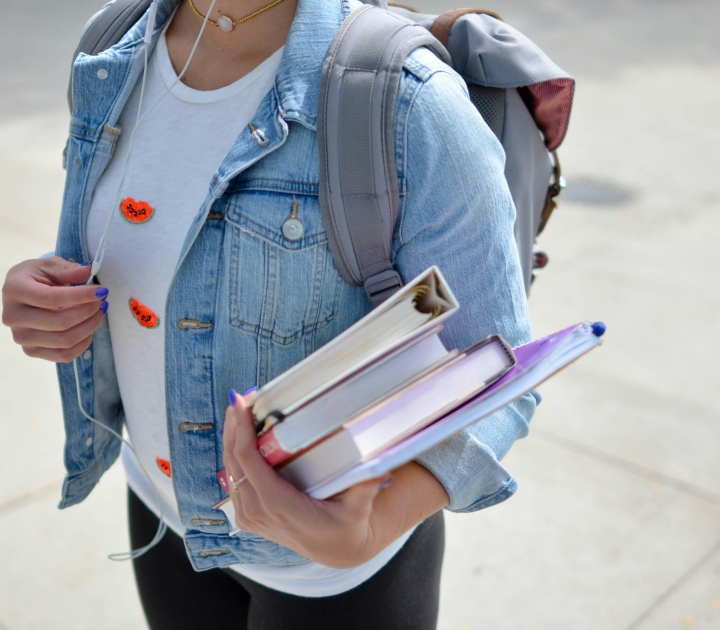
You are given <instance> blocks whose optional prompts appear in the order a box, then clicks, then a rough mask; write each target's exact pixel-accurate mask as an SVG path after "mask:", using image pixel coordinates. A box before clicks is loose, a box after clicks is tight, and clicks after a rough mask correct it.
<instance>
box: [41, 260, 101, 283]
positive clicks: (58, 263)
mask: <svg viewBox="0 0 720 630" xmlns="http://www.w3.org/2000/svg"><path fill="white" fill-rule="evenodd" d="M91 270H92V260H88V261H86V262H84V263H81V264H78V263H76V262H71V261H69V260H65V259H64V258H60V256H53V257H52V258H45V259H43V260H42V261H41V265H40V269H39V271H40V273H41V276H44V278H45V279H46V281H47V283H48V284H55V285H61V286H62V285H70V284H85V283H86V282H87V281H88V278H90V272H91ZM39 279H40V281H42V279H41V278H39Z"/></svg>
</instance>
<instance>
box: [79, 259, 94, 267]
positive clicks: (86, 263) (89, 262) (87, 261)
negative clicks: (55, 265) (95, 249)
mask: <svg viewBox="0 0 720 630" xmlns="http://www.w3.org/2000/svg"><path fill="white" fill-rule="evenodd" d="M88 265H92V260H86V261H85V262H84V263H82V264H81V265H80V266H81V267H87V266H88Z"/></svg>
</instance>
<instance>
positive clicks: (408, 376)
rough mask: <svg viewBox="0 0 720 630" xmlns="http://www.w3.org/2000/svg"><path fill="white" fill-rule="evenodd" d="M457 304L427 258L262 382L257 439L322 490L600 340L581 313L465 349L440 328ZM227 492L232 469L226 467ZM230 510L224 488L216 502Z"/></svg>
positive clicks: (513, 392)
mask: <svg viewBox="0 0 720 630" xmlns="http://www.w3.org/2000/svg"><path fill="white" fill-rule="evenodd" d="M458 308H459V305H458V303H457V300H456V298H455V296H454V295H453V293H452V291H451V290H450V287H449V286H448V285H447V282H446V281H445V279H444V278H443V276H442V274H441V273H440V270H439V269H438V268H437V267H431V268H430V269H428V270H426V271H425V272H423V273H422V274H420V275H419V276H418V277H417V278H415V279H414V280H413V281H412V282H410V283H409V284H407V285H406V286H405V287H403V288H402V289H401V290H400V291H398V292H397V293H396V294H395V295H393V296H392V297H391V298H389V299H388V300H386V301H385V302H384V303H383V304H381V305H380V306H379V307H377V308H376V309H375V310H373V311H371V312H370V313H369V314H368V315H366V316H365V317H363V318H362V319H361V320H359V321H358V322H357V323H355V324H354V325H353V326H351V327H350V328H348V329H347V330H346V331H345V332H344V333H342V334H341V335H339V336H338V337H336V338H335V339H333V340H332V341H330V342H329V343H327V344H326V345H325V346H323V347H322V348H320V349H318V350H317V351H316V352H314V353H313V354H311V355H309V356H308V357H306V358H305V359H304V360H303V361H301V362H300V363H298V364H296V365H295V366H293V367H292V368H291V369H289V370H287V371H286V372H284V373H283V374H281V375H280V376H278V377H277V378H275V379H274V380H272V381H270V382H268V383H267V384H265V385H264V386H263V387H261V388H260V389H259V390H257V391H256V392H254V393H253V394H252V395H251V397H250V398H249V400H248V406H249V408H250V410H251V412H252V414H253V416H254V418H255V421H256V428H257V431H258V449H259V451H260V453H261V454H262V456H263V457H264V458H265V460H266V461H267V462H268V463H269V464H271V465H272V466H274V467H275V468H276V470H277V472H278V474H280V475H281V476H282V477H284V478H285V479H287V480H288V481H289V482H290V483H292V484H293V485H295V486H296V487H297V488H298V489H300V490H303V491H305V492H307V493H308V494H310V495H311V496H313V497H316V498H326V497H329V496H332V495H333V494H336V493H338V492H341V491H342V490H345V489H347V488H349V487H350V486H351V485H354V484H356V483H360V482H361V481H365V480H367V479H371V478H373V477H377V476H380V475H383V474H385V473H386V472H388V471H390V470H392V469H394V468H397V467H398V466H401V465H402V464H404V463H406V462H408V461H410V460H412V459H414V458H415V457H417V456H418V455H420V454H421V453H422V452H424V451H425V450H427V449H429V448H432V447H433V446H435V445H436V444H438V443H440V442H442V441H443V440H445V439H447V438H449V437H451V436H452V435H453V434H455V433H457V432H459V431H462V430H463V429H465V428H467V427H468V426H469V425H470V424H472V423H474V422H477V421H479V420H481V419H482V418H484V417H487V416H488V415H490V414H492V413H493V412H495V411H497V410H498V409H501V408H502V407H505V406H506V405H508V404H510V403H512V402H513V401H514V400H517V399H518V398H520V397H521V396H523V395H525V394H526V393H527V392H529V391H530V390H532V389H533V388H534V387H536V386H537V385H539V384H540V383H541V382H542V381H544V380H545V379H547V378H549V377H550V376H552V375H553V374H555V373H556V372H557V371H559V370H560V369H562V368H563V367H564V366H566V365H568V364H569V363H571V362H572V361H574V360H575V359H577V358H578V357H580V356H581V355H583V354H584V353H586V352H587V351H589V350H590V349H592V348H594V347H595V346H596V345H598V344H599V343H600V337H601V336H602V333H603V332H604V330H605V327H604V326H603V325H602V324H600V323H595V324H589V323H582V324H577V325H575V326H572V327H570V328H567V329H565V330H563V331H560V332H558V333H556V334H555V335H551V336H549V337H545V338H543V339H540V340H538V341H534V342H532V343H530V344H527V345H525V346H520V347H519V348H515V349H514V350H513V349H511V348H510V347H509V346H508V345H507V343H506V342H505V341H504V340H503V339H502V337H501V336H500V335H491V336H490V337H488V338H486V339H483V340H482V341H480V342H478V343H476V344H475V345H473V346H471V347H470V348H468V349H466V350H464V351H462V352H461V351H458V350H455V349H453V350H447V349H446V348H445V346H444V345H443V343H442V342H441V341H440V338H439V334H440V331H441V330H442V327H443V321H444V320H445V319H447V318H448V317H450V316H451V315H452V314H453V313H454V312H455V311H457V309H458ZM218 480H219V482H220V484H221V485H222V486H223V488H225V489H226V490H227V488H228V486H227V479H226V475H225V471H224V470H223V471H221V472H220V474H219V475H218ZM215 507H216V508H218V509H222V510H223V511H225V512H226V514H227V515H228V517H229V518H231V519H232V520H234V514H232V503H231V502H230V501H229V500H228V498H226V499H224V500H222V501H220V502H219V503H218V504H216V506H215Z"/></svg>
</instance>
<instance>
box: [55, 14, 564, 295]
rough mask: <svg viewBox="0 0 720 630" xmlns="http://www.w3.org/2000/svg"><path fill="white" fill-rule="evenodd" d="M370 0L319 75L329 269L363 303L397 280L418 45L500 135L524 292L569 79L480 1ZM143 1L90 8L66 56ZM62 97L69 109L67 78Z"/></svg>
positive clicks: (549, 205)
mask: <svg viewBox="0 0 720 630" xmlns="http://www.w3.org/2000/svg"><path fill="white" fill-rule="evenodd" d="M369 1H370V0H369ZM371 1H372V3H373V4H364V5H363V6H362V7H360V8H358V9H356V10H355V11H353V12H352V13H351V14H350V15H349V16H348V17H347V18H346V19H345V21H344V22H343V23H342V25H341V26H340V29H339V30H338V32H337V34H336V36H335V38H334V40H333V42H332V44H331V46H330V50H329V52H328V55H327V57H326V59H325V63H324V66H323V72H322V79H321V85H320V98H319V105H318V122H317V135H318V148H319V155H320V189H319V199H320V206H321V208H322V213H323V219H324V222H325V228H326V232H327V235H328V242H329V245H330V249H331V251H332V254H333V258H334V261H335V265H336V267H337V269H338V270H339V272H340V273H341V275H342V276H343V278H344V279H345V280H346V281H348V282H350V283H351V284H355V285H363V286H364V287H365V290H366V292H367V294H368V297H369V298H370V300H371V301H372V303H373V304H374V305H377V304H379V303H380V302H382V301H383V300H385V299H386V298H388V297H389V296H390V295H392V294H393V293H394V292H395V291H397V290H398V289H399V288H400V287H401V286H402V279H401V278H400V275H399V274H398V272H397V271H396V270H395V269H394V267H393V263H392V237H393V231H394V226H395V220H396V218H397V215H398V208H399V200H400V195H399V189H398V181H397V169H396V162H395V151H394V139H393V130H394V125H393V116H394V111H395V108H394V104H395V97H396V95H397V92H398V89H399V85H400V78H401V76H402V68H403V64H404V61H405V58H406V57H407V55H408V54H410V52H412V51H413V50H415V49H416V48H418V47H421V46H425V47H427V48H429V49H430V50H432V51H433V52H434V53H435V54H436V55H437V56H438V57H439V58H440V59H441V60H442V61H444V62H445V63H447V64H448V65H450V66H452V67H453V68H454V69H455V70H456V72H458V74H460V76H462V77H463V79H464V80H465V82H466V84H467V87H468V93H469V95H470V100H471V101H472V103H473V104H474V105H475V107H476V108H477V109H478V111H479V112H480V114H481V115H482V117H483V119H484V120H485V122H486V123H487V125H488V127H489V128H490V129H491V130H492V132H493V133H494V134H495V136H496V137H497V138H498V140H499V141H500V142H501V143H502V145H503V148H504V150H505V155H506V164H505V178H506V180H507V183H508V187H509V189H510V193H511V195H512V198H513V201H514V204H515V208H516V212H517V215H516V220H515V240H516V243H517V246H518V252H519V255H520V263H521V267H522V272H523V278H524V281H525V289H526V292H528V293H529V290H530V284H531V282H532V280H533V279H534V273H533V270H534V269H538V268H542V267H544V266H545V265H546V264H547V261H548V257H547V255H546V254H545V253H544V252H542V251H541V250H539V249H538V248H537V245H536V239H537V236H538V235H539V234H540V233H541V232H542V231H543V229H544V228H545V225H546V224H547V221H548V219H549V218H550V215H551V214H552V212H553V210H554V209H555V207H556V197H557V196H558V195H559V194H560V192H561V190H562V188H563V187H564V180H563V178H562V176H561V172H560V163H559V161H558V157H557V153H556V149H557V148H558V147H559V146H560V144H561V143H562V141H563V139H564V137H565V133H566V131H567V126H568V122H569V118H570V110H571V107H572V100H573V95H574V89H575V82H574V80H573V79H572V78H571V77H570V76H569V75H567V74H566V73H565V72H564V71H563V70H561V69H560V68H559V67H558V66H556V65H555V64H554V63H553V62H552V61H551V60H550V59H549V58H548V57H547V55H545V54H544V53H543V52H542V51H541V50H540V49H539V48H538V47H537V46H535V44H533V43H532V42H531V41H530V40H529V39H527V38H526V37H525V36H524V35H522V34H521V33H519V32H518V31H516V30H515V29H513V28H512V27H510V26H508V25H506V24H505V23H504V22H503V21H502V19H501V18H500V16H498V15H497V14H495V13H493V12H491V11H485V10H483V9H454V10H451V11H448V12H446V13H443V14H441V15H439V16H433V15H425V14H421V13H418V12H416V11H415V10H414V9H412V8H410V7H407V6H404V5H397V4H394V5H391V6H388V5H386V4H385V0H371ZM150 3H151V0H115V2H113V3H112V4H110V5H109V6H108V7H107V8H106V9H105V10H104V11H102V12H100V13H98V14H96V16H95V17H94V18H93V19H92V20H91V22H90V23H89V24H88V25H87V26H86V28H85V30H84V31H83V34H82V36H81V38H80V43H79V45H78V48H77V50H76V51H75V54H74V56H73V62H74V60H75V58H76V57H77V55H78V54H79V53H80V52H84V53H86V54H90V55H95V54H98V53H99V52H101V51H103V50H106V49H107V48H109V47H111V46H113V45H114V44H115V43H117V42H118V41H120V39H121V38H122V36H123V35H124V34H125V33H126V32H127V31H128V30H129V29H130V27H131V26H132V25H133V24H135V22H137V21H138V20H139V19H140V17H141V16H142V15H143V14H144V13H145V11H147V9H148V7H149V6H150ZM373 5H375V6H373ZM71 77H72V74H71ZM68 103H69V105H70V109H71V110H72V78H71V83H70V85H69V87H68ZM341 118H342V120H343V124H342V125H340V124H339V121H340V119H341ZM368 129H369V130H370V133H369V134H368V132H367V130H368ZM343 173H352V175H353V176H352V177H345V178H343Z"/></svg>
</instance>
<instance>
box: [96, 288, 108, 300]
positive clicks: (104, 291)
mask: <svg viewBox="0 0 720 630" xmlns="http://www.w3.org/2000/svg"><path fill="white" fill-rule="evenodd" d="M108 293H110V291H109V290H108V289H106V288H105V287H103V288H102V289H98V290H97V291H95V297H96V298H106V297H107V296H108Z"/></svg>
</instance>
